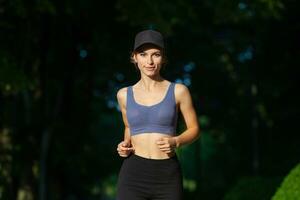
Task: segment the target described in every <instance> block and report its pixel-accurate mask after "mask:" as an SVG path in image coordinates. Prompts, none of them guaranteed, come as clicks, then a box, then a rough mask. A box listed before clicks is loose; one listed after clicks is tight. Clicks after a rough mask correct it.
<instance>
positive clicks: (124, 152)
mask: <svg viewBox="0 0 300 200" xmlns="http://www.w3.org/2000/svg"><path fill="white" fill-rule="evenodd" d="M117 151H118V153H119V155H120V156H121V157H128V156H129V154H130V153H131V152H133V151H134V148H133V147H132V146H131V143H130V142H128V141H125V140H124V141H122V142H120V143H119V144H118V148H117Z"/></svg>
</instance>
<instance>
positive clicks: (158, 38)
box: [133, 30, 164, 51]
mask: <svg viewBox="0 0 300 200" xmlns="http://www.w3.org/2000/svg"><path fill="white" fill-rule="evenodd" d="M146 43H150V44H154V45H155V46H158V47H159V48H161V49H163V48H164V39H163V36H162V34H161V33H160V32H158V31H155V30H144V31H141V32H139V33H138V34H136V36H135V40H134V47H133V50H134V51H135V50H136V49H137V48H139V47H140V46H142V45H143V44H146Z"/></svg>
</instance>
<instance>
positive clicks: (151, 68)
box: [145, 67, 155, 70]
mask: <svg viewBox="0 0 300 200" xmlns="http://www.w3.org/2000/svg"><path fill="white" fill-rule="evenodd" d="M145 68H146V69H147V70H154V69H155V67H145Z"/></svg>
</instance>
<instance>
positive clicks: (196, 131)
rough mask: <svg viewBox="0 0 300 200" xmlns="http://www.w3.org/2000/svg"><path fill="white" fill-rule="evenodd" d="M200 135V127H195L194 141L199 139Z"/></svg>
mask: <svg viewBox="0 0 300 200" xmlns="http://www.w3.org/2000/svg"><path fill="white" fill-rule="evenodd" d="M200 133H201V131H200V127H199V126H197V127H195V135H196V139H198V138H200V135H201V134H200Z"/></svg>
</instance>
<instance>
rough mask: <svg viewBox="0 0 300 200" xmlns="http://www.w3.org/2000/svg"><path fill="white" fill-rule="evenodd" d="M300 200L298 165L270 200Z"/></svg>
mask: <svg viewBox="0 0 300 200" xmlns="http://www.w3.org/2000/svg"><path fill="white" fill-rule="evenodd" d="M290 199H293V200H299V199H300V163H299V164H298V165H297V166H295V167H294V168H293V169H292V170H291V171H290V173H289V174H288V175H287V176H286V177H285V178H284V180H283V182H282V183H281V185H280V187H279V188H278V189H277V191H276V193H275V195H274V196H273V197H272V200H290Z"/></svg>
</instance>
